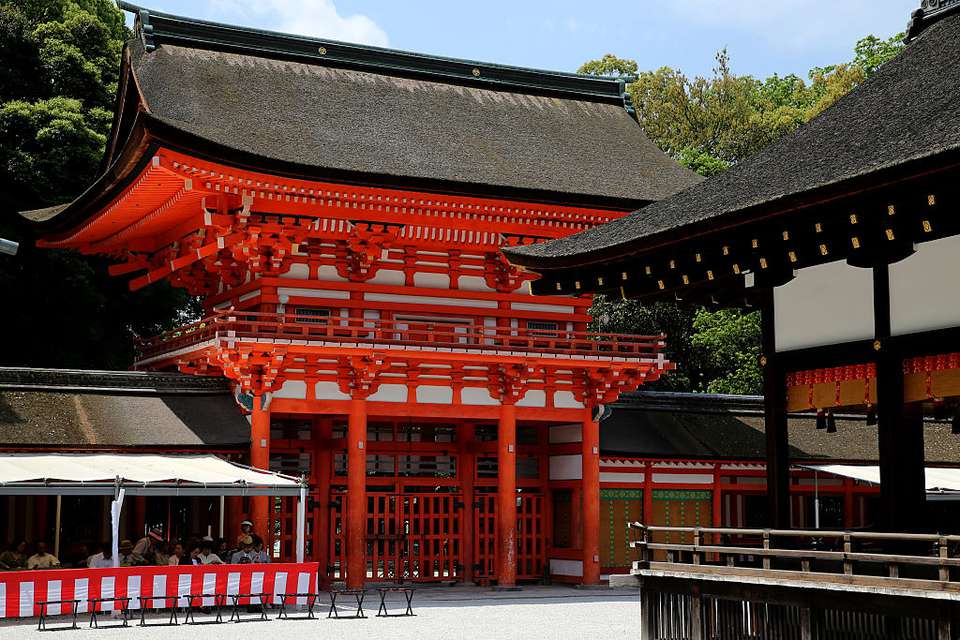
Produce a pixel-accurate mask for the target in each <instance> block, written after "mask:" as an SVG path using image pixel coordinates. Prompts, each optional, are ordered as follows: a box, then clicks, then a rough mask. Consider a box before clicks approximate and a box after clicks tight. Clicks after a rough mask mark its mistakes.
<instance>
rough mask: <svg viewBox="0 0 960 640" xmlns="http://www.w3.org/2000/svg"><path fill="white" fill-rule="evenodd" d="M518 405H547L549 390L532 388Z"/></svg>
mask: <svg viewBox="0 0 960 640" xmlns="http://www.w3.org/2000/svg"><path fill="white" fill-rule="evenodd" d="M517 406H518V407H545V406H547V392H546V391H543V390H541V389H530V390H529V391H527V392H526V393H525V394H523V398H522V399H521V400H519V401H518V402H517Z"/></svg>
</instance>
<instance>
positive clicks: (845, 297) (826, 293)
mask: <svg viewBox="0 0 960 640" xmlns="http://www.w3.org/2000/svg"><path fill="white" fill-rule="evenodd" d="M773 297H774V317H775V325H776V328H775V334H776V342H777V351H790V350H793V349H805V348H809V347H818V346H822V345H827V344H839V343H843V342H851V341H854V340H869V339H872V338H873V337H874V325H873V271H872V270H871V269H861V268H858V267H851V266H850V265H848V264H847V263H846V262H831V263H829V264H824V265H819V266H816V267H808V268H806V269H800V270H799V271H798V272H797V277H796V278H794V279H793V280H791V281H790V282H788V283H787V284H785V285H783V286H780V287H776V288H775V289H774V290H773Z"/></svg>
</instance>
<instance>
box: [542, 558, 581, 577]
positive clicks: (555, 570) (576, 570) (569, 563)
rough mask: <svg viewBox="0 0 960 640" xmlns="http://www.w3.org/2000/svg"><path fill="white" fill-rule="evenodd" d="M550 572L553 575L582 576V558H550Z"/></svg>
mask: <svg viewBox="0 0 960 640" xmlns="http://www.w3.org/2000/svg"><path fill="white" fill-rule="evenodd" d="M550 573H551V574H553V575H555V576H577V577H582V576H583V561H582V560H562V559H560V558H550Z"/></svg>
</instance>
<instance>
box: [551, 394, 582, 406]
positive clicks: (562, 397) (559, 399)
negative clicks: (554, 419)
mask: <svg viewBox="0 0 960 640" xmlns="http://www.w3.org/2000/svg"><path fill="white" fill-rule="evenodd" d="M553 406H555V407H556V408H557V409H583V403H582V402H580V401H579V400H577V399H576V398H575V397H574V395H573V392H572V391H557V392H555V393H554V394H553Z"/></svg>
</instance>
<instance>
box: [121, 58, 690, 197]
mask: <svg viewBox="0 0 960 640" xmlns="http://www.w3.org/2000/svg"><path fill="white" fill-rule="evenodd" d="M130 47H131V53H132V67H133V72H134V76H135V77H136V79H137V83H138V85H139V87H140V89H141V90H142V92H143V95H144V97H145V99H146V104H147V105H148V108H149V110H150V114H151V115H152V116H153V117H154V118H156V119H158V120H160V121H162V122H163V123H165V124H167V125H170V126H171V127H174V128H176V129H179V130H181V131H184V132H187V133H190V134H193V135H196V136H199V137H201V138H203V139H205V140H209V141H212V142H215V143H217V144H220V145H223V146H225V147H229V148H231V149H237V150H240V151H246V152H249V153H253V154H255V155H257V156H260V157H263V158H266V159H269V160H279V161H283V162H290V163H294V164H298V165H306V166H315V167H321V168H326V169H333V170H336V171H348V172H358V173H361V172H362V173H370V174H383V175H388V176H397V177H412V178H423V179H430V180H442V181H451V182H459V183H479V184H483V185H496V186H506V187H513V188H518V189H530V190H542V191H552V192H563V193H572V194H587V195H599V196H605V197H615V198H623V199H628V200H645V201H651V200H660V199H662V198H665V197H667V196H669V195H671V194H673V193H675V192H676V191H678V190H680V189H682V188H684V187H687V186H689V185H690V184H692V183H693V182H695V179H694V178H693V175H692V174H691V173H689V172H688V171H687V170H686V169H683V168H682V167H680V166H679V165H677V164H676V163H675V162H674V161H673V160H672V159H670V158H669V157H667V156H666V155H664V154H663V153H661V152H660V150H659V149H657V148H656V147H655V146H654V145H653V143H652V142H650V141H649V140H648V139H647V138H646V136H644V134H643V131H642V130H641V129H640V127H639V125H638V124H637V123H636V121H634V119H633V118H632V117H631V116H630V115H629V114H628V113H627V112H626V110H625V109H624V108H623V105H622V103H621V104H619V105H617V104H611V103H605V102H592V101H589V100H583V99H570V98H559V97H549V96H539V95H530V94H524V93H520V92H515V91H498V90H491V89H486V88H479V87H469V86H458V85H454V84H445V83H441V82H436V81H427V80H421V79H413V78H403V77H395V76H390V75H386V74H378V73H369V72H365V71H356V70H350V69H338V68H332V67H326V66H323V65H320V64H307V63H302V62H290V61H285V60H275V59H269V58H264V57H257V56H252V55H242V54H236V53H227V52H223V51H207V50H201V49H191V48H185V47H181V46H173V45H164V46H161V47H159V48H158V49H157V50H155V51H153V52H151V53H146V52H145V51H144V48H143V46H142V44H141V43H140V42H139V41H135V42H132V43H131V45H130Z"/></svg>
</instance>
